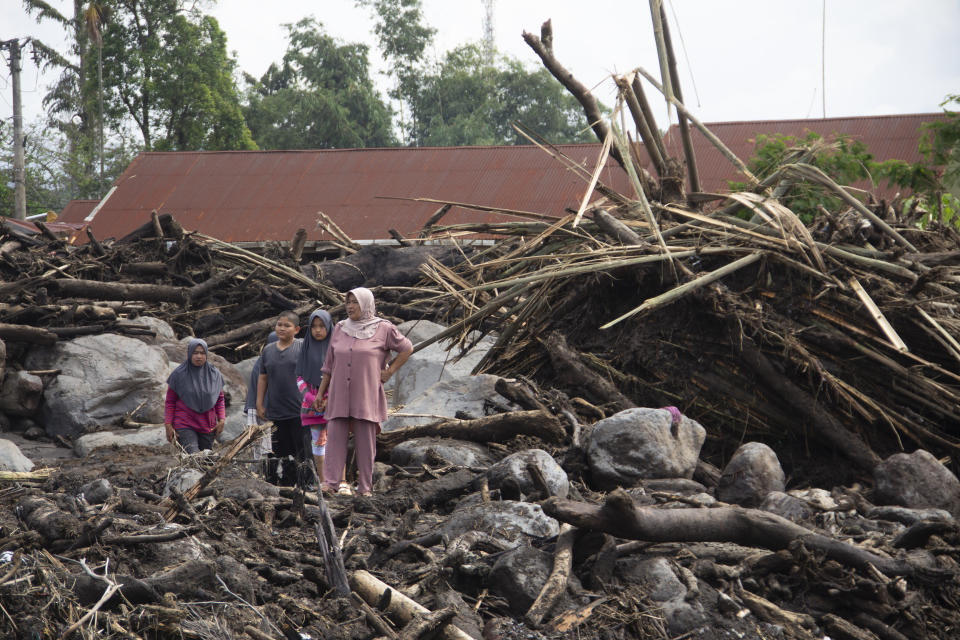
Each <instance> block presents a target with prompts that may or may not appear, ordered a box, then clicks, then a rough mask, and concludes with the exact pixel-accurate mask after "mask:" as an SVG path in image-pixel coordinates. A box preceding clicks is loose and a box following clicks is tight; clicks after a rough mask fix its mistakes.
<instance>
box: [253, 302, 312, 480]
mask: <svg viewBox="0 0 960 640" xmlns="http://www.w3.org/2000/svg"><path fill="white" fill-rule="evenodd" d="M299 330H300V319H299V318H298V317H297V314H295V313H294V312H292V311H284V312H282V313H281V314H280V315H279V317H278V318H277V324H276V326H275V327H274V331H276V333H277V341H276V342H275V343H273V344H268V345H267V346H265V347H264V348H263V352H262V353H261V355H260V377H259V379H258V380H257V414H258V415H259V416H260V418H261V419H264V420H270V421H271V422H273V424H274V425H275V426H276V429H275V430H274V432H273V453H274V455H275V456H276V457H278V458H282V459H283V461H284V462H283V465H282V467H281V472H280V477H279V482H278V483H277V484H281V485H284V486H293V485H294V484H295V483H296V477H297V474H296V469H297V465H298V463H299V462H301V461H304V460H308V454H309V451H310V449H309V448H308V447H307V441H308V438H306V437H305V436H304V433H303V432H304V429H303V428H302V427H301V426H300V391H299V390H298V389H297V373H296V370H297V360H298V359H299V358H300V347H301V345H302V343H303V341H302V340H300V339H299V338H297V337H296V335H297V332H298V331H299ZM270 475H273V474H272V473H271V474H270ZM271 481H274V478H271ZM301 484H305V483H301Z"/></svg>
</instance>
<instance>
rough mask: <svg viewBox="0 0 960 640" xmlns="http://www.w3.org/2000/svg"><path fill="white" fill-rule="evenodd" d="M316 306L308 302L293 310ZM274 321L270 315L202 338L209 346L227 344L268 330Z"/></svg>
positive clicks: (310, 309) (301, 312)
mask: <svg viewBox="0 0 960 640" xmlns="http://www.w3.org/2000/svg"><path fill="white" fill-rule="evenodd" d="M316 306H317V305H316V303H314V302H310V303H307V304H304V305H300V306H299V307H297V308H296V309H294V310H293V312H294V313H296V314H297V315H303V314H305V313H309V312H310V311H313V310H314V309H315V308H316ZM276 323H277V318H276V316H271V317H269V318H266V319H264V320H258V321H257V322H251V323H250V324H247V325H244V326H242V327H237V328H236V329H231V330H230V331H226V332H224V333H217V334H214V335H212V336H207V337H205V338H204V340H206V342H207V345H209V346H211V347H214V346H216V345H221V344H228V343H230V342H234V341H236V340H242V339H243V338H246V337H247V336H250V335H253V334H254V333H257V332H261V331H269V330H270V329H272V328H273V325H275V324H276Z"/></svg>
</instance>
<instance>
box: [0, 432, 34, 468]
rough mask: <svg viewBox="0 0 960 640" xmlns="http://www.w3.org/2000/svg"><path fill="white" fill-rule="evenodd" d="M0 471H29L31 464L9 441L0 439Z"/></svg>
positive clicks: (18, 448)
mask: <svg viewBox="0 0 960 640" xmlns="http://www.w3.org/2000/svg"><path fill="white" fill-rule="evenodd" d="M0 469H2V470H4V471H30V470H32V469H33V462H32V461H31V460H30V458H28V457H27V456H25V455H23V452H21V451H20V447H18V446H17V445H15V444H14V443H13V442H11V441H9V440H3V439H0Z"/></svg>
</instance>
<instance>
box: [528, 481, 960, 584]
mask: <svg viewBox="0 0 960 640" xmlns="http://www.w3.org/2000/svg"><path fill="white" fill-rule="evenodd" d="M542 507H543V511H544V513H546V514H547V515H549V516H551V517H553V518H556V519H557V520H560V521H561V522H567V523H569V524H572V525H574V526H576V527H580V528H584V529H593V530H596V531H604V532H606V533H610V534H612V535H615V536H618V537H620V538H628V539H631V540H645V541H649V542H734V543H736V544H741V545H744V546H749V547H760V548H764V549H773V550H779V549H787V548H788V547H790V546H791V545H793V544H795V543H800V544H802V545H803V546H805V547H806V548H808V549H812V550H814V551H819V552H821V553H824V554H825V555H826V556H827V557H829V558H831V559H833V560H836V561H837V562H840V563H842V564H845V565H848V566H851V567H855V568H858V569H861V570H867V567H868V565H873V566H874V567H875V568H876V569H878V570H879V571H880V572H882V573H884V574H886V575H888V576H913V577H926V578H933V577H934V576H936V575H938V574H940V573H942V574H943V575H942V576H940V577H941V578H943V577H945V576H947V575H951V574H950V573H949V572H938V571H937V570H933V569H928V568H924V567H919V566H917V565H914V564H912V563H910V562H908V561H906V560H903V559H899V558H887V557H883V556H879V555H877V554H875V553H873V552H871V551H868V550H866V549H864V548H861V547H857V546H855V545H852V544H849V543H846V542H843V541H841V540H836V539H834V538H830V537H829V536H826V535H824V534H822V533H818V532H816V531H813V530H811V529H807V528H805V527H802V526H800V525H798V524H795V523H794V522H791V521H790V520H787V519H786V518H783V517H781V516H778V515H776V514H773V513H769V512H767V511H761V510H759V509H743V508H740V507H718V508H715V509H657V508H655V507H639V506H637V504H636V503H635V502H634V501H633V499H632V498H631V497H630V495H629V494H628V493H627V492H626V491H624V490H623V489H617V490H616V491H614V492H613V493H611V494H609V495H608V496H607V500H606V502H605V503H604V504H603V505H601V506H598V505H591V504H587V503H585V502H577V501H574V500H564V499H560V498H550V499H549V500H546V501H545V502H543V503H542Z"/></svg>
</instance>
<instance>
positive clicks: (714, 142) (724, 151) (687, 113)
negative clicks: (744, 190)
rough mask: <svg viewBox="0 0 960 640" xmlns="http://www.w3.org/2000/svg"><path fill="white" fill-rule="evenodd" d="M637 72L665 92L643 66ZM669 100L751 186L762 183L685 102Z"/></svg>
mask: <svg viewBox="0 0 960 640" xmlns="http://www.w3.org/2000/svg"><path fill="white" fill-rule="evenodd" d="M637 72H638V73H639V74H640V75H642V76H643V77H644V78H646V79H647V81H648V82H649V83H650V84H652V85H653V86H654V87H656V89H657V91H660V92H661V93H664V89H663V87H662V86H660V83H659V82H657V81H656V79H655V78H654V77H653V76H651V75H650V74H649V73H648V72H647V71H646V70H645V69H644V68H643V67H637ZM664 95H666V94H664ZM669 100H670V102H671V103H672V104H673V106H674V107H676V108H677V111H678V112H680V113H681V114H682V115H683V116H684V117H686V118H687V119H688V120H689V121H690V122H691V123H693V126H695V127H696V128H697V129H699V131H700V133H702V134H703V135H704V137H706V139H707V140H709V141H710V144H712V145H713V146H715V147H716V148H717V149H719V150H720V153H722V154H723V157H725V158H726V159H727V160H729V161H730V162H731V163H733V166H735V167H736V168H737V170H738V171H740V173H742V174H743V175H745V176H746V177H747V180H748V181H749V182H750V186H751V188H753V187H756V186H757V185H759V184H760V180H758V179H757V176H755V175H753V173H751V171H750V169H748V168H747V165H745V164H743V161H742V160H741V159H740V158H738V157H737V156H736V154H734V153H733V151H730V148H729V147H727V145H725V144H723V142H721V140H720V138H718V137H717V136H715V135H714V134H713V132H712V131H710V130H709V129H707V127H706V125H704V124H703V123H702V122H700V121H699V120H697V118H696V117H694V115H693V114H692V113H690V111H689V110H687V108H686V107H685V106H683V103H681V102H680V101H679V100H677V99H676V98H669Z"/></svg>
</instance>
